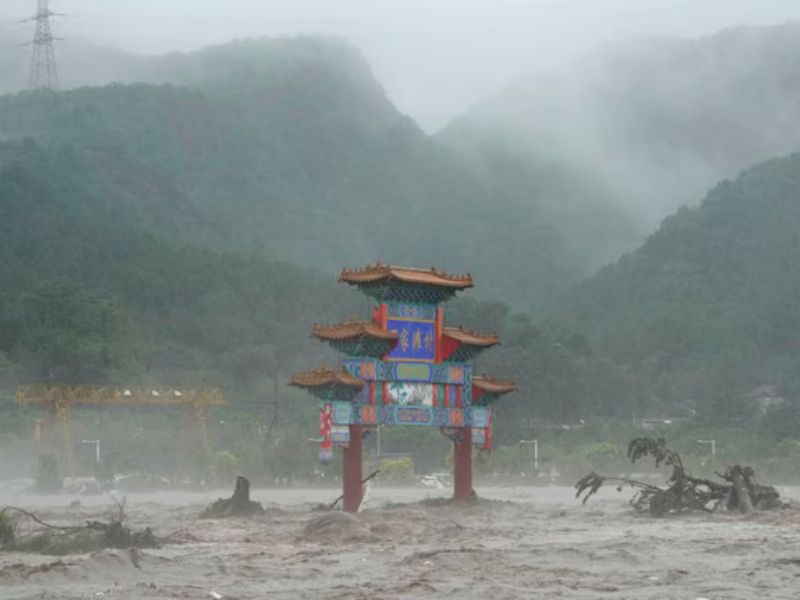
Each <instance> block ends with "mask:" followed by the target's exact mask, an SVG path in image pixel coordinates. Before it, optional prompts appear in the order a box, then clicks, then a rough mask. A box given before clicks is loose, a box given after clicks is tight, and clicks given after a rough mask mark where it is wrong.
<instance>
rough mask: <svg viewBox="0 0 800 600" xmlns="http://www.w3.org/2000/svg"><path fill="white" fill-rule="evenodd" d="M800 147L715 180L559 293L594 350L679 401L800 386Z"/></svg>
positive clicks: (563, 318) (567, 321) (564, 311)
mask: <svg viewBox="0 0 800 600" xmlns="http://www.w3.org/2000/svg"><path fill="white" fill-rule="evenodd" d="M798 265H800V153H795V154H792V155H790V156H788V157H785V158H776V159H771V160H769V161H767V162H765V163H762V164H760V165H758V166H756V167H753V168H752V169H749V170H747V171H745V172H744V173H742V174H741V175H740V176H739V177H738V178H736V179H735V180H733V181H724V182H722V183H720V184H719V185H718V186H716V187H715V188H714V189H713V190H712V191H711V192H710V193H709V194H708V195H707V197H706V198H705V200H704V201H703V202H702V203H701V204H700V205H699V206H698V207H696V208H687V207H684V208H682V209H680V210H679V211H678V212H677V213H676V214H674V215H672V216H670V217H668V218H667V219H665V220H664V222H663V223H662V225H661V227H660V228H659V229H658V231H656V232H655V233H653V234H652V235H651V236H649V237H648V239H647V240H646V242H645V243H644V245H643V246H642V247H641V248H639V249H637V250H635V251H633V252H631V253H629V254H626V255H624V256H623V257H622V258H620V260H619V261H618V262H617V263H616V264H614V265H611V266H608V267H606V268H604V269H603V270H601V271H600V272H599V273H598V274H597V275H596V276H594V277H593V278H592V279H590V280H588V281H586V282H584V283H583V284H581V285H579V286H578V287H577V288H575V289H574V290H572V291H571V292H570V293H569V294H567V295H565V296H564V297H562V299H561V303H560V308H559V310H558V311H557V312H556V315H557V318H558V320H559V321H560V322H561V323H562V324H563V325H564V326H566V327H567V328H568V329H570V330H572V331H575V332H580V334H581V335H585V336H586V339H587V341H588V342H589V344H590V345H591V346H592V348H593V349H594V351H595V352H597V353H598V354H600V355H602V356H606V357H609V358H610V359H613V360H615V361H619V362H622V363H627V364H631V365H633V366H634V367H635V368H636V369H637V370H639V371H640V372H642V373H646V374H649V376H650V377H651V378H652V379H651V380H652V381H657V380H658V378H660V377H664V380H663V385H664V387H665V388H667V389H668V390H669V392H667V391H666V390H665V389H661V390H660V393H661V394H663V395H664V396H666V397H673V398H709V397H713V396H714V394H715V393H717V394H718V393H720V391H726V390H728V391H729V390H737V389H738V390H748V389H752V388H754V387H756V386H757V385H759V384H761V383H764V382H772V383H776V384H778V385H779V386H780V387H781V388H782V389H783V390H785V391H787V392H789V393H792V394H794V393H797V392H800V378H798V376H797V373H798V370H797V367H798V362H797V356H798V351H800V344H798V340H800V310H798V306H800V267H798Z"/></svg>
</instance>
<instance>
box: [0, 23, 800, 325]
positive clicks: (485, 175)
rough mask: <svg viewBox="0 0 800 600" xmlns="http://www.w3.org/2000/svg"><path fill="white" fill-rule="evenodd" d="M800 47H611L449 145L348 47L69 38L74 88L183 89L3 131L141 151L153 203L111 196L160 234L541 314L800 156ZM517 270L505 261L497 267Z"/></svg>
mask: <svg viewBox="0 0 800 600" xmlns="http://www.w3.org/2000/svg"><path fill="white" fill-rule="evenodd" d="M799 40H800V25H797V24H786V25H781V26H775V27H765V28H746V27H745V28H736V29H731V30H726V31H723V32H721V33H719V34H717V35H714V36H711V37H707V38H700V39H696V40H677V39H661V40H652V39H651V40H640V41H637V42H630V43H625V44H619V45H616V46H614V47H607V48H605V49H603V50H602V51H601V52H598V53H597V54H596V55H594V56H592V57H591V58H590V59H588V60H586V61H584V62H583V63H580V64H575V66H574V67H573V68H571V69H569V70H565V71H564V72H562V73H561V74H560V75H558V76H557V77H555V76H554V77H551V78H547V79H542V78H531V79H528V80H525V81H521V82H520V83H518V84H517V85H515V86H513V87H512V88H510V89H507V90H504V91H503V92H501V93H500V94H499V95H498V96H496V97H495V98H494V99H493V100H491V101H489V102H487V103H485V104H483V105H481V106H478V107H476V108H475V110H474V111H472V112H471V113H469V114H467V115H465V116H463V117H461V118H459V119H456V120H455V121H454V122H453V123H452V124H451V125H450V126H449V127H447V128H446V129H445V130H444V131H442V132H440V133H439V134H438V135H436V136H434V137H430V136H427V135H426V134H425V133H424V132H423V131H422V130H421V129H420V128H419V127H418V126H417V125H416V124H415V123H414V122H413V121H412V120H411V119H409V118H408V117H405V116H403V115H402V114H400V113H399V112H398V111H397V110H396V108H395V107H394V106H392V104H391V102H390V101H389V100H388V98H387V96H386V93H385V91H384V90H383V89H382V87H381V84H380V82H379V81H376V79H375V77H374V75H373V74H372V72H371V69H370V66H369V65H368V64H367V62H366V61H365V60H364V58H363V57H362V56H361V55H360V53H359V52H358V50H357V49H355V48H353V47H352V46H351V45H350V44H347V43H346V42H343V41H341V40H339V39H337V38H332V37H319V36H317V37H298V38H276V39H266V38H264V39H259V40H250V41H241V42H235V43H232V44H228V45H223V46H217V47H213V48H208V49H205V50H202V51H197V52H191V53H174V54H168V55H163V56H157V57H136V56H131V55H127V54H124V53H119V52H115V51H108V50H106V49H102V48H97V47H90V46H86V45H82V44H67V43H64V44H62V47H61V48H60V49H59V52H70V51H71V52H76V53H83V55H82V57H78V56H77V55H76V57H75V60H74V61H73V60H66V58H65V60H62V61H61V62H62V65H64V66H63V67H62V69H63V79H64V80H65V81H72V82H75V83H77V82H79V81H81V82H85V83H90V82H92V80H94V81H96V82H98V83H102V82H108V81H111V80H118V81H122V82H124V81H142V82H150V83H155V84H162V83H172V84H175V85H178V86H182V87H177V88H173V89H166V88H164V89H160V90H158V89H156V88H145V87H141V86H137V87H135V88H128V89H127V90H126V89H122V88H116V89H114V90H111V89H93V90H92V89H86V90H81V91H79V92H71V93H68V94H65V95H64V96H63V98H62V99H61V100H59V101H58V102H56V103H55V104H52V105H51V106H50V108H48V109H47V110H48V111H49V112H50V115H49V118H48V119H44V118H43V116H44V113H42V112H41V111H40V109H37V108H36V105H30V103H29V102H28V100H27V97H26V96H24V95H23V96H16V97H8V98H6V99H5V101H4V113H5V114H4V115H0V122H2V130H1V131H0V133H2V134H3V135H4V136H6V137H11V138H13V137H19V136H28V135H34V136H35V137H36V138H37V139H39V140H40V141H41V142H42V143H45V144H46V145H51V144H54V143H57V144H71V145H72V146H76V147H77V148H79V153H81V154H89V155H91V154H93V153H97V152H98V151H101V150H99V149H98V146H97V144H98V141H100V140H102V144H106V145H108V144H113V145H114V146H115V148H116V149H117V151H120V149H122V148H125V150H124V153H125V155H126V156H127V159H128V161H129V163H128V164H126V165H124V166H123V165H122V164H119V165H117V167H115V168H114V169H108V170H107V173H111V172H114V173H121V172H123V171H125V170H128V169H130V168H131V165H133V164H136V165H139V166H138V167H137V168H138V169H143V170H144V172H146V173H150V175H149V176H148V177H155V178H156V179H157V180H158V181H159V182H161V183H159V184H158V185H155V184H153V185H148V186H146V189H147V190H148V191H147V195H148V196H150V198H149V199H148V200H147V201H145V202H143V201H142V200H137V197H140V196H141V194H142V192H141V191H138V192H133V191H126V186H128V185H132V184H133V183H132V180H131V178H130V177H125V178H124V179H125V181H126V183H125V185H122V186H119V185H116V183H118V182H116V180H115V185H114V187H113V191H111V192H110V194H109V198H110V197H111V195H118V196H121V197H125V198H127V200H126V201H125V202H124V203H122V204H119V203H117V204H116V206H117V207H118V208H120V207H121V206H124V207H125V209H124V210H127V211H131V214H137V215H138V216H137V217H136V218H137V219H143V220H144V221H148V223H149V224H148V225H146V227H148V228H150V227H152V228H155V229H159V228H163V227H165V226H166V225H165V224H167V223H175V222H182V221H185V220H186V219H193V223H194V224H195V225H194V226H193V227H202V228H204V229H203V231H204V233H202V234H201V235H198V234H197V232H196V231H194V230H191V229H185V228H184V229H183V233H180V232H175V231H170V232H169V235H171V236H175V237H177V238H178V239H182V240H184V241H187V242H189V243H195V241H196V240H198V239H202V240H203V243H207V244H210V245H211V246H212V247H215V248H221V249H227V250H236V251H242V250H244V251H247V252H255V253H257V254H260V255H265V256H268V257H270V258H279V259H287V260H292V261H296V262H298V263H301V264H306V265H311V266H315V267H319V268H322V269H326V270H335V269H336V268H337V267H338V266H340V265H341V264H352V263H356V264H357V263H360V262H366V261H369V260H374V259H376V258H381V259H384V260H394V261H398V262H406V263H414V264H416V263H420V261H422V263H421V264H427V263H428V262H431V259H430V257H431V256H433V257H436V262H438V263H439V264H441V265H443V266H445V267H447V268H451V269H454V270H460V269H464V270H466V269H470V270H472V271H473V273H474V274H475V275H476V276H477V277H478V278H479V280H480V281H482V282H483V285H482V286H481V287H482V289H483V290H489V289H491V290H492V291H491V293H492V294H496V295H502V296H504V297H506V298H507V299H508V301H509V302H510V303H512V304H513V305H514V306H517V307H519V308H523V309H531V310H536V311H537V312H540V313H541V311H542V310H543V309H544V308H545V307H546V306H547V304H548V302H550V301H551V299H552V298H554V297H557V296H558V294H560V293H561V292H562V291H564V290H566V289H568V287H569V286H570V285H572V284H574V283H575V282H577V281H578V280H580V279H581V278H583V277H586V276H589V275H591V274H592V273H593V272H594V271H595V270H596V269H598V268H600V267H601V266H603V265H604V264H607V263H609V262H611V261H613V260H615V259H616V258H617V257H618V256H619V255H620V254H622V253H623V252H625V251H627V250H630V249H631V248H634V247H635V246H636V245H637V244H639V243H640V242H641V241H642V240H643V239H644V237H645V236H646V235H647V234H648V233H649V232H650V231H652V230H653V229H654V228H655V227H656V225H657V224H658V221H659V220H660V219H661V218H663V217H664V216H666V215H667V214H669V213H670V212H672V211H673V210H674V209H675V208H677V207H678V206H680V205H682V204H694V203H696V202H697V201H698V199H699V198H702V197H703V195H704V194H705V192H706V190H707V189H709V188H710V187H711V186H712V185H714V184H715V183H716V182H717V181H718V180H720V179H723V178H725V177H730V176H734V175H735V174H736V173H737V172H738V171H739V170H740V169H742V168H744V167H746V166H748V165H750V164H752V163H755V162H758V161H760V160H763V159H765V158H768V157H770V156H773V155H778V154H784V153H788V152H791V151H792V150H794V149H796V148H798V147H800V114H798V113H799V112H800V105H798V101H797V98H798V94H797V91H798V89H797V88H798V85H800V81H798V80H799V78H798V76H797V75H796V73H794V71H793V70H792V69H791V65H793V64H796V63H797V61H798V59H800V41H799ZM70 48H71V50H70ZM23 51H27V49H21V50H20V52H23ZM6 60H7V61H9V59H8V57H6ZM6 64H10V61H9V62H7V63H6ZM70 64H81V65H82V66H83V68H82V69H81V73H70V72H69V70H68V69H69V66H68V65H70ZM2 72H8V68H6V69H5V71H4V70H3V69H0V73H2ZM18 75H21V74H18ZM81 77H82V78H83V79H81ZM8 81H9V80H7V81H6V85H9V83H8ZM18 84H19V81H17V85H18ZM93 111H95V112H94V113H93ZM77 115H81V116H80V118H79V117H78V116H77ZM92 115H94V116H92ZM103 152H104V151H103ZM155 157H159V160H156V159H155ZM103 160H110V158H109V156H108V155H107V153H104V158H103ZM148 177H144V178H143V179H142V178H139V179H138V180H137V181H136V183H135V185H136V186H142V185H144V183H143V182H146V181H147V180H148ZM165 190H169V192H168V193H167V192H165ZM164 194H167V198H162V196H163V195H164ZM159 198H161V199H159ZM177 199H180V201H178V200H177ZM144 206H148V207H151V208H148V209H147V210H145V209H144V208H143V207H144ZM178 206H180V207H183V208H177V207H178ZM401 206H402V207H403V209H402V210H401V209H400V207H401ZM153 207H158V208H157V209H155V208H153ZM160 211H164V213H165V214H161V213H160ZM167 213H168V214H167ZM190 215H194V216H190ZM422 215H424V217H423V216H422ZM201 223H204V225H201ZM441 223H447V224H448V225H450V226H449V227H447V228H446V229H445V230H444V231H443V230H442V229H441V226H440V224H441ZM467 231H468V232H470V233H466V234H465V233H464V232H467ZM472 232H475V233H472ZM475 244H479V245H480V248H481V251H480V252H476V251H475ZM501 257H502V263H503V264H504V265H505V266H506V268H505V269H497V268H494V267H493V265H496V264H497V263H498V261H499V260H500V259H501Z"/></svg>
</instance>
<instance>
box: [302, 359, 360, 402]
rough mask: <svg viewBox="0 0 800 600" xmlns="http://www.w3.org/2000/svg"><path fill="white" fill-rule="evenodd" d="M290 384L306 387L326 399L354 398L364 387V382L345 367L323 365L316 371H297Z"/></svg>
mask: <svg viewBox="0 0 800 600" xmlns="http://www.w3.org/2000/svg"><path fill="white" fill-rule="evenodd" d="M289 385H293V386H295V387H300V388H305V389H307V390H308V391H309V392H311V393H312V394H314V395H315V396H317V397H318V398H323V399H326V400H352V399H353V396H354V395H355V394H356V393H357V392H358V391H359V390H361V388H363V387H364V382H363V381H362V380H360V379H356V378H355V377H353V376H352V375H350V374H349V373H348V372H347V371H345V370H344V369H332V368H330V367H322V368H320V369H317V370H315V371H304V372H303V373H295V374H294V375H293V376H292V379H291V381H290V382H289Z"/></svg>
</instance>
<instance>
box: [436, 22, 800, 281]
mask: <svg viewBox="0 0 800 600" xmlns="http://www.w3.org/2000/svg"><path fill="white" fill-rule="evenodd" d="M798 61H800V25H799V24H797V23H788V24H785V25H780V26H774V27H763V28H754V27H739V28H734V29H729V30H725V31H722V32H720V33H718V34H716V35H713V36H710V37H705V38H699V39H694V40H678V39H659V40H652V39H650V40H640V41H636V42H629V43H620V44H617V45H615V46H613V47H607V48H605V49H604V50H602V51H600V52H598V53H597V54H595V55H594V56H592V57H589V58H588V59H587V60H585V61H584V62H582V63H580V64H575V65H574V67H573V68H572V69H570V70H566V71H564V72H562V73H560V74H558V75H556V76H552V77H549V78H531V79H528V80H525V81H521V82H519V83H518V84H516V85H514V86H512V87H511V88H509V89H507V90H504V91H502V92H501V93H499V94H498V95H497V96H496V97H494V98H493V99H491V100H489V101H487V102H485V103H483V104H482V105H480V106H478V107H476V108H475V109H474V110H473V111H472V112H471V113H470V114H468V115H465V116H463V117H461V118H458V119H456V120H454V121H453V123H451V124H450V126H448V127H447V128H446V129H445V130H444V131H442V132H441V133H440V134H439V135H438V136H437V139H438V140H439V141H442V142H444V143H446V144H447V145H448V146H450V147H451V148H454V149H456V150H457V151H459V152H460V153H461V154H462V155H463V156H465V157H466V158H467V159H468V160H469V161H471V163H472V164H473V165H474V167H475V168H476V169H478V170H479V171H480V172H482V173H484V176H485V177H486V178H487V179H490V180H496V181H500V182H502V183H503V184H505V185H507V187H508V188H511V189H510V190H509V192H510V193H512V194H513V195H517V196H519V197H521V198H528V199H530V201H533V202H539V203H540V204H542V205H543V207H544V208H545V209H546V211H548V212H550V213H552V214H554V215H556V219H560V220H561V223H562V224H563V225H564V229H563V232H564V233H565V234H566V235H567V236H568V237H570V238H571V239H574V240H577V242H576V243H577V244H581V240H583V239H587V237H588V239H590V240H591V253H592V254H594V262H593V263H592V264H593V265H594V266H599V263H602V262H604V261H607V260H608V259H613V258H614V256H615V255H616V254H618V253H619V252H620V251H621V250H624V249H626V246H627V247H631V245H632V242H638V241H639V240H642V239H644V237H645V236H646V235H647V234H648V233H649V232H650V231H652V230H653V229H654V228H655V227H656V225H657V224H658V222H659V221H660V220H661V219H662V218H663V217H664V216H666V215H668V214H669V213H671V212H672V211H673V210H675V209H676V208H677V207H679V206H681V205H683V204H690V205H692V204H696V203H697V202H698V200H699V199H700V198H702V197H703V196H704V194H705V192H706V190H708V189H709V188H710V187H711V186H713V185H714V184H715V183H716V182H717V181H719V180H721V179H724V178H727V177H732V176H735V175H736V174H737V173H738V171H740V170H741V169H743V168H746V167H747V166H749V165H751V164H753V163H755V162H759V161H761V160H764V159H767V158H769V157H772V156H777V155H782V154H786V153H789V152H792V151H794V150H796V149H797V148H798V147H800V76H799V75H798V73H797V71H796V69H795V68H794V65H796V64H798ZM509 165H516V172H517V173H523V174H525V175H523V176H521V177H518V178H516V179H514V178H513V177H509V171H510V170H511V167H510V166H509ZM604 211H606V212H608V211H612V212H611V213H609V214H613V211H616V212H620V211H621V213H622V214H623V215H624V216H625V217H626V218H625V220H624V221H623V222H622V223H620V224H619V229H618V230H617V231H616V232H615V235H606V236H597V234H596V233H594V234H593V232H596V231H597V229H596V223H595V219H596V214H597V213H601V214H602V213H603V212H604ZM587 214H588V219H587V218H586V217H587ZM620 229H621V231H620ZM609 233H612V232H609ZM620 234H621V235H620ZM598 237H600V238H601V239H598ZM603 238H604V239H603ZM587 259H588V260H591V259H590V258H589V257H587Z"/></svg>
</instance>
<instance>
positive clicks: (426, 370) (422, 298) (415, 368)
mask: <svg viewBox="0 0 800 600" xmlns="http://www.w3.org/2000/svg"><path fill="white" fill-rule="evenodd" d="M339 281H341V282H344V283H348V284H351V285H356V286H358V287H359V289H360V290H361V291H362V292H364V293H365V294H367V295H368V296H369V297H370V298H371V299H372V300H373V308H372V315H371V319H369V320H364V321H348V322H345V323H340V324H336V325H318V326H316V327H314V330H313V335H314V336H315V337H317V338H319V339H320V340H323V341H326V342H328V343H330V344H331V345H332V346H333V347H334V348H335V349H336V350H338V351H340V352H342V353H343V354H344V355H345V357H344V358H343V359H342V360H341V366H340V368H336V369H328V368H323V369H319V370H316V371H308V372H304V373H298V374H296V375H294V377H292V380H291V385H294V386H297V387H302V388H304V389H306V390H308V391H309V392H311V393H312V394H314V395H315V396H316V397H317V398H318V399H319V403H320V433H321V435H322V441H321V443H320V459H322V460H330V458H331V457H332V453H333V449H334V448H337V447H338V448H341V449H342V450H343V474H342V482H343V488H344V490H343V492H344V500H343V508H344V510H345V511H348V512H355V511H357V510H358V508H359V506H360V505H361V500H362V486H361V479H362V441H363V434H364V428H366V427H375V426H377V425H388V426H393V425H397V426H417V427H420V426H421V427H439V428H440V430H441V432H442V434H444V435H445V436H447V437H448V438H450V439H451V440H452V442H453V481H454V493H453V496H454V498H458V499H461V498H468V497H470V496H471V495H472V447H473V446H476V447H478V448H484V449H491V446H492V436H491V430H492V428H491V421H492V414H491V405H492V403H493V402H494V401H496V400H497V399H498V398H500V397H501V396H502V395H503V394H506V393H508V392H512V391H514V390H516V389H517V388H516V385H515V384H514V383H513V382H510V381H496V380H494V379H490V378H488V377H486V376H475V375H474V374H473V364H472V362H473V360H474V359H475V357H476V356H477V355H478V354H479V353H480V352H481V351H483V350H485V349H487V348H491V347H492V346H494V345H496V344H498V343H499V342H500V340H499V338H498V337H497V336H495V335H484V334H478V333H475V332H473V331H469V330H468V329H465V328H463V327H447V326H445V324H444V304H445V303H446V302H447V301H448V300H449V299H451V298H452V297H453V296H454V295H455V294H456V292H458V291H461V290H465V289H467V288H471V287H473V282H472V278H471V277H470V276H469V275H460V276H452V275H448V274H447V273H444V272H441V271H438V270H436V269H413V268H407V267H396V266H392V265H385V264H382V263H377V264H376V265H374V266H369V267H366V268H365V269H354V270H349V269H345V270H343V271H342V273H341V275H340V276H339Z"/></svg>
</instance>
